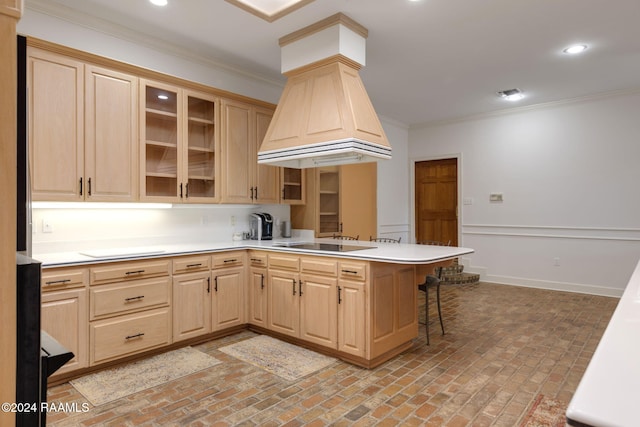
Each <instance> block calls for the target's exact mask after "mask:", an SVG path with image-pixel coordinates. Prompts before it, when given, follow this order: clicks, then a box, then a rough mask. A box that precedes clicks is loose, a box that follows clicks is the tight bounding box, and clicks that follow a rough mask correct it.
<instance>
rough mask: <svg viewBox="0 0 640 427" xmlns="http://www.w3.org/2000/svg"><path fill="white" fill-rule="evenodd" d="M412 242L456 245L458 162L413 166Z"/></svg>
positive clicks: (427, 162)
mask: <svg viewBox="0 0 640 427" xmlns="http://www.w3.org/2000/svg"><path fill="white" fill-rule="evenodd" d="M414 175H415V183H414V185H415V187H414V188H415V195H414V197H415V233H416V236H415V237H416V242H423V241H427V240H436V241H439V242H445V243H446V242H450V244H451V246H458V159H457V158H450V159H439V160H425V161H419V162H416V163H415V174H414Z"/></svg>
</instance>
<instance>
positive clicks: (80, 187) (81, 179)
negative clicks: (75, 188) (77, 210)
mask: <svg viewBox="0 0 640 427" xmlns="http://www.w3.org/2000/svg"><path fill="white" fill-rule="evenodd" d="M80 195H81V196H82V177H80Z"/></svg>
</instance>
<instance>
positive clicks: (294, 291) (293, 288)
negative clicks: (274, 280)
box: [291, 279, 296, 295]
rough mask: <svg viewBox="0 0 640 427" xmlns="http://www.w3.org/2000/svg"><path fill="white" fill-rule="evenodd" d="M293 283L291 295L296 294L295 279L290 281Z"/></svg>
mask: <svg viewBox="0 0 640 427" xmlns="http://www.w3.org/2000/svg"><path fill="white" fill-rule="evenodd" d="M292 282H293V287H292V288H291V289H292V290H293V295H295V294H296V279H292Z"/></svg>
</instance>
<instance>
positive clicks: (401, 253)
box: [33, 239, 473, 267]
mask: <svg viewBox="0 0 640 427" xmlns="http://www.w3.org/2000/svg"><path fill="white" fill-rule="evenodd" d="M298 242H316V243H333V244H336V243H338V244H339V243H342V244H343V245H348V246H363V247H372V246H373V248H371V249H362V250H356V251H350V252H337V251H318V250H308V249H301V248H296V247H278V246H274V244H275V245H278V244H282V243H295V242H292V241H291V240H289V239H276V240H261V241H259V240H242V241H233V242H232V241H229V242H212V243H193V244H191V243H190V244H167V245H154V246H133V245H132V246H130V247H126V248H110V249H95V250H85V251H80V252H56V253H34V254H33V258H34V259H37V260H39V261H41V262H42V265H43V267H61V266H70V265H82V264H91V263H99V262H110V261H126V260H131V259H140V258H155V257H161V256H175V255H187V254H197V253H203V252H218V251H229V250H234V249H268V250H272V251H280V252H290V253H300V254H312V255H320V256H332V257H341V258H351V259H361V260H368V261H378V262H389V263H397V264H428V263H432V262H437V261H443V260H447V259H452V258H456V257H459V256H461V255H465V254H469V253H472V252H473V249H469V248H459V247H451V246H429V245H413V244H405V243H401V244H398V243H378V242H368V241H351V240H349V241H339V240H334V239H312V240H304V241H298Z"/></svg>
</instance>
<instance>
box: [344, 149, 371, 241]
mask: <svg viewBox="0 0 640 427" xmlns="http://www.w3.org/2000/svg"><path fill="white" fill-rule="evenodd" d="M377 172H378V164H377V163H375V162H371V163H360V164H355V165H344V166H340V231H341V232H342V234H344V235H346V236H354V237H355V236H359V238H360V240H369V237H371V236H373V237H375V236H376V235H377V234H378V232H377V228H378V206H377V188H378V184H377V183H378V179H377Z"/></svg>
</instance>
